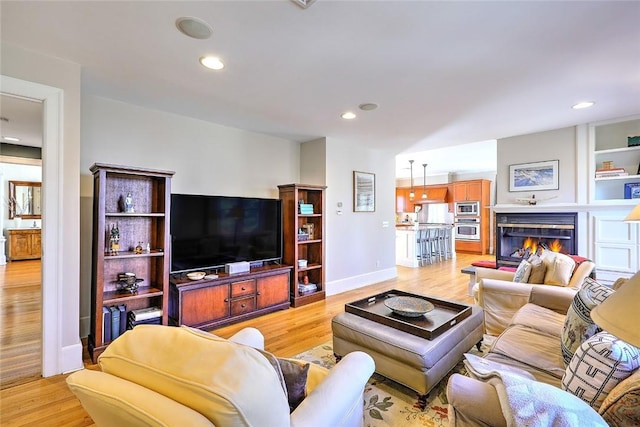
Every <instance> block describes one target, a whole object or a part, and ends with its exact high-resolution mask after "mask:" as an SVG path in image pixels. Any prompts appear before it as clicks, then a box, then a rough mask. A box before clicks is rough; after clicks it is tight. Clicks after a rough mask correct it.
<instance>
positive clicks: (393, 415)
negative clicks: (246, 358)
mask: <svg viewBox="0 0 640 427" xmlns="http://www.w3.org/2000/svg"><path fill="white" fill-rule="evenodd" d="M469 353H472V354H477V355H481V354H482V353H481V352H479V351H477V350H476V348H475V347H473V349H471V350H469ZM294 357H295V358H296V359H301V360H306V361H308V362H311V363H316V364H318V365H321V366H324V367H325V368H328V369H331V368H332V367H333V366H334V365H335V364H336V359H335V357H334V355H333V348H332V343H331V341H329V342H327V343H325V344H322V345H319V346H317V347H314V348H312V349H311V350H308V351H305V352H304V353H301V354H298V355H297V356H294ZM453 373H460V374H463V375H466V374H467V370H466V368H465V367H464V364H463V363H462V361H461V362H459V363H458V364H457V365H456V366H455V368H453V370H452V371H451V372H450V373H449V374H448V375H447V376H446V377H445V378H444V379H443V380H442V381H440V383H439V384H438V385H437V386H436V387H435V388H434V389H433V390H431V393H429V398H428V399H427V406H426V408H425V410H424V411H421V410H420V407H419V405H418V395H417V393H416V392H415V391H413V390H411V389H409V388H407V387H405V386H403V385H401V384H398V383H396V382H394V381H392V380H390V379H388V378H385V377H383V376H382V375H379V374H377V373H374V374H373V376H372V377H371V378H370V379H369V381H368V383H367V386H366V388H365V390H364V400H365V423H364V425H365V426H366V427H385V426H393V427H404V426H429V427H431V426H448V425H449V420H448V418H447V405H448V402H447V396H446V389H447V381H448V380H449V377H450V376H451V375H452V374H453Z"/></svg>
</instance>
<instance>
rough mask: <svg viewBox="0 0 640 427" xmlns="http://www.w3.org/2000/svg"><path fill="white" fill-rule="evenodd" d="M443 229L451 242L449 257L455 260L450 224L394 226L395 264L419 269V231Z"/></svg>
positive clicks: (405, 224)
mask: <svg viewBox="0 0 640 427" xmlns="http://www.w3.org/2000/svg"><path fill="white" fill-rule="evenodd" d="M427 229H444V230H445V233H447V234H448V235H449V238H450V242H451V257H452V258H455V257H456V253H455V244H454V241H455V240H454V239H455V236H454V229H453V226H452V225H451V224H431V223H429V224H418V223H415V224H407V223H399V224H396V264H397V265H401V266H403V267H412V268H415V267H420V261H421V260H420V248H419V246H418V236H419V235H420V231H421V230H427Z"/></svg>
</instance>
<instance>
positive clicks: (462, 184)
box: [453, 179, 489, 202]
mask: <svg viewBox="0 0 640 427" xmlns="http://www.w3.org/2000/svg"><path fill="white" fill-rule="evenodd" d="M484 187H486V190H485V188H484ZM485 192H486V194H487V197H488V192H489V181H487V180H483V179H482V180H474V181H459V182H455V183H454V184H453V201H454V202H467V201H474V202H475V201H481V200H482V199H483V194H484V193H485Z"/></svg>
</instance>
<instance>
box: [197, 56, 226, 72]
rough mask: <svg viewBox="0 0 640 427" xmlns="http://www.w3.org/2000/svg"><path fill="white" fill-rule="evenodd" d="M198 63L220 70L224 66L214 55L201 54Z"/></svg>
mask: <svg viewBox="0 0 640 427" xmlns="http://www.w3.org/2000/svg"><path fill="white" fill-rule="evenodd" d="M200 63H201V64H202V65H204V66H205V67H207V68H210V69H212V70H222V69H223V68H224V63H223V62H222V61H221V60H220V58H217V57H215V56H201V57H200Z"/></svg>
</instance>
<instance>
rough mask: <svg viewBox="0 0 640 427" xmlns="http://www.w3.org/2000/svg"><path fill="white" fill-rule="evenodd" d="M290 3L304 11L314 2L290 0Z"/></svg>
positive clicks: (311, 0)
mask: <svg viewBox="0 0 640 427" xmlns="http://www.w3.org/2000/svg"><path fill="white" fill-rule="evenodd" d="M291 1H292V2H294V3H295V4H297V5H298V6H300V7H301V8H303V9H306V8H308V7H309V6H311V5H312V4H313V3H314V2H315V1H316V0H291Z"/></svg>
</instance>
